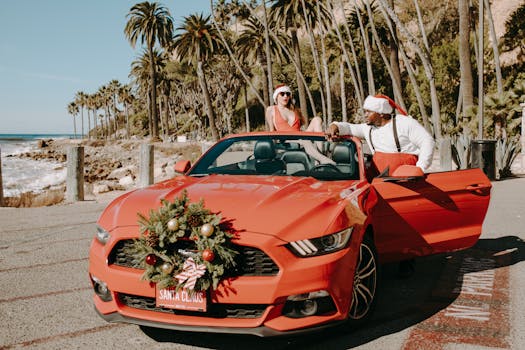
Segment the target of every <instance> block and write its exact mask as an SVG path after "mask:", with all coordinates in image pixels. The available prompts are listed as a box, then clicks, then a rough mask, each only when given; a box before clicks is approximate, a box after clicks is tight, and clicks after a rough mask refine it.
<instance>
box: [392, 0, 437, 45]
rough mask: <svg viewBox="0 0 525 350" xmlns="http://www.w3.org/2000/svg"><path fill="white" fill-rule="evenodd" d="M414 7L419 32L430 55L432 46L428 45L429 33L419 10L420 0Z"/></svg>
mask: <svg viewBox="0 0 525 350" xmlns="http://www.w3.org/2000/svg"><path fill="white" fill-rule="evenodd" d="M392 2H393V1H392ZM414 6H415V7H416V13H417V23H418V25H419V32H420V33H421V37H422V38H423V44H424V45H425V48H426V49H427V52H428V53H429V54H430V46H429V45H428V39H427V32H426V30H425V26H424V25H423V17H422V16H421V10H420V8H419V1H418V0H414Z"/></svg>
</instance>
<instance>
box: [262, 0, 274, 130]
mask: <svg viewBox="0 0 525 350" xmlns="http://www.w3.org/2000/svg"><path fill="white" fill-rule="evenodd" d="M263 10H264V50H265V51H266V70H267V74H268V76H267V78H268V100H269V101H271V100H272V94H273V93H272V90H273V71H272V53H271V51H270V33H269V29H268V13H267V12H266V0H263ZM268 106H269V105H268ZM265 120H266V118H265ZM265 123H266V121H265ZM266 127H268V125H266Z"/></svg>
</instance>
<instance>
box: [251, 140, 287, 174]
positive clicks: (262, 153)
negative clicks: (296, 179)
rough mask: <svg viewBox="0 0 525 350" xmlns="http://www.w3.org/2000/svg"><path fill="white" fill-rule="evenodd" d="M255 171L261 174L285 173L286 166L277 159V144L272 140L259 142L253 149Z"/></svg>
mask: <svg viewBox="0 0 525 350" xmlns="http://www.w3.org/2000/svg"><path fill="white" fill-rule="evenodd" d="M253 156H254V158H255V170H256V171H257V173H259V174H276V173H280V172H284V169H285V165H284V162H283V161H282V160H281V159H277V158H276V153H275V144H274V143H273V141H272V140H259V141H257V142H256V143H255V146H254V149H253Z"/></svg>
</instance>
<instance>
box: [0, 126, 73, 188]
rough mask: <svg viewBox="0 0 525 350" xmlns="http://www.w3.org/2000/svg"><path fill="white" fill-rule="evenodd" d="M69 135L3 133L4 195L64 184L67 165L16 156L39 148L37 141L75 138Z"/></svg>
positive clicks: (1, 140) (1, 135)
mask: <svg viewBox="0 0 525 350" xmlns="http://www.w3.org/2000/svg"><path fill="white" fill-rule="evenodd" d="M73 136H74V135H70V134H0V153H1V156H2V158H1V159H2V163H1V166H2V172H1V174H2V182H3V190H4V197H14V196H18V195H20V194H21V193H24V192H36V193H38V192H42V191H43V190H45V189H50V188H51V189H52V188H56V187H58V186H61V185H63V184H64V183H65V180H66V173H67V170H66V164H65V163H59V162H51V161H42V160H39V161H36V160H33V159H29V158H19V157H16V155H19V154H22V153H25V152H30V151H32V150H36V149H37V143H38V140H40V139H44V140H48V139H63V138H73Z"/></svg>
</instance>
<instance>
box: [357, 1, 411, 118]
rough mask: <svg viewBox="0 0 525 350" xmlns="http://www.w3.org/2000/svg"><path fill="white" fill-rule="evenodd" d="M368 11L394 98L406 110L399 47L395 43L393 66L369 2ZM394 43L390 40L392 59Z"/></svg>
mask: <svg viewBox="0 0 525 350" xmlns="http://www.w3.org/2000/svg"><path fill="white" fill-rule="evenodd" d="M366 9H367V12H368V18H369V21H370V29H371V30H372V35H373V37H374V41H375V43H376V46H377V50H378V51H379V54H380V55H381V58H382V59H383V62H384V63H385V67H386V69H387V71H388V74H389V75H390V80H391V81H392V85H393V90H394V98H395V99H396V101H397V102H398V103H399V104H400V105H401V107H402V108H403V109H406V107H405V103H404V101H403V97H402V96H401V74H400V73H399V60H398V59H397V45H396V44H395V43H394V47H395V56H396V62H394V64H392V60H391V59H390V61H389V60H388V58H387V57H386V54H385V53H384V51H383V48H382V47H381V40H380V39H379V35H378V34H377V30H376V26H375V22H374V14H373V13H372V8H371V7H370V4H369V3H368V2H367V3H366ZM393 41H394V39H391V40H390V42H391V45H390V48H391V50H390V53H391V56H390V58H392V42H393ZM394 65H397V74H398V76H397V77H396V74H395V68H394Z"/></svg>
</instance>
